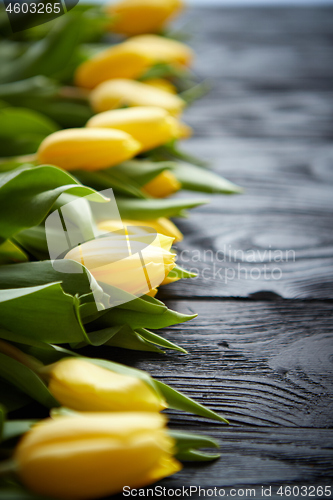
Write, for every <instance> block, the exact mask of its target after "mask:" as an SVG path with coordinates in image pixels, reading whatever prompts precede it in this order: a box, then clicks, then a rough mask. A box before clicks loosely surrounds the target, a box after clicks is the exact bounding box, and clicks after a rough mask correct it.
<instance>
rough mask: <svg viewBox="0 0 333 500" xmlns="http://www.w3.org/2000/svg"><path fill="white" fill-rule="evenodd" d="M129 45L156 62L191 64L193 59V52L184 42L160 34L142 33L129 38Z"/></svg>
mask: <svg viewBox="0 0 333 500" xmlns="http://www.w3.org/2000/svg"><path fill="white" fill-rule="evenodd" d="M125 44H126V46H127V47H131V48H132V49H137V50H141V51H142V53H143V54H145V55H146V56H147V57H148V58H150V59H151V60H153V61H155V63H159V62H160V63H161V62H162V63H169V64H180V65H183V66H189V65H190V64H191V62H192V59H193V52H192V50H191V49H190V47H188V46H187V45H185V44H184V43H182V42H179V41H178V40H171V39H170V38H166V37H163V36H158V35H140V36H134V37H133V38H129V39H128V40H127V41H126V42H125Z"/></svg>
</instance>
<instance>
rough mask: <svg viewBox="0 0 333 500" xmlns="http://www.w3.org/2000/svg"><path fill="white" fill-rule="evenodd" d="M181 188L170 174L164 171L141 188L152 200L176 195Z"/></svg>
mask: <svg viewBox="0 0 333 500" xmlns="http://www.w3.org/2000/svg"><path fill="white" fill-rule="evenodd" d="M181 187H182V185H181V183H180V182H179V181H178V180H177V179H176V177H175V176H174V175H173V173H172V172H170V171H169V170H164V171H163V172H161V173H160V174H159V175H158V176H157V177H155V178H154V179H152V180H151V181H150V182H148V183H147V184H145V185H144V186H143V189H144V191H145V192H146V193H148V194H150V195H151V196H153V197H154V198H165V197H166V196H170V195H171V194H174V193H176V192H177V191H179V189H180V188H181Z"/></svg>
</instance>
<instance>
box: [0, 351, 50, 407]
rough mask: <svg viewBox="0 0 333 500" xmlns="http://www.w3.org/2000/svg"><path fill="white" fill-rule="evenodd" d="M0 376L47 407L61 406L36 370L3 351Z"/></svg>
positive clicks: (0, 355)
mask: <svg viewBox="0 0 333 500" xmlns="http://www.w3.org/2000/svg"><path fill="white" fill-rule="evenodd" d="M0 377H1V378H3V379H5V380H6V381H7V382H9V383H10V384H12V385H13V386H15V387H17V388H18V389H19V390H20V391H22V392H23V393H25V394H27V395H28V396H29V397H31V398H33V399H35V400H36V401H38V402H39V403H40V404H42V405H44V406H46V407H47V408H53V407H54V406H59V403H58V402H57V401H56V399H54V397H53V396H52V394H51V393H50V391H49V390H48V388H47V387H46V385H45V384H44V383H43V382H42V380H41V379H40V378H39V377H38V375H36V373H35V372H33V371H32V370H31V369H30V368H28V367H27V366H25V365H23V364H22V363H19V362H18V361H16V360H15V359H13V358H11V357H9V356H6V355H5V354H2V353H0Z"/></svg>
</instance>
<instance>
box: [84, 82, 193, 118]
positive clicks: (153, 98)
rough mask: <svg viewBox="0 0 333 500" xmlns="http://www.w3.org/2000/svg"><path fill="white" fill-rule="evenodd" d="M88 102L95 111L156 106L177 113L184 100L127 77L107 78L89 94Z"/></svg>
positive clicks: (181, 108) (183, 104)
mask: <svg viewBox="0 0 333 500" xmlns="http://www.w3.org/2000/svg"><path fill="white" fill-rule="evenodd" d="M90 103H91V106H92V108H93V109H94V111H95V112H96V113H101V112H102V111H108V110H110V109H115V108H120V107H122V106H129V107H132V106H157V107H160V108H163V109H166V110H167V111H168V112H169V113H170V114H171V115H174V116H177V115H179V114H180V113H181V112H182V110H183V108H184V106H185V102H184V101H183V99H181V98H180V97H179V96H177V95H173V94H170V93H169V92H166V91H164V90H161V89H158V88H154V87H152V86H151V85H146V84H145V83H142V82H137V81H135V80H129V79H127V80H126V79H114V80H108V81H106V82H104V83H101V84H100V85H98V86H97V87H96V88H95V89H94V90H93V91H92V92H91V94H90Z"/></svg>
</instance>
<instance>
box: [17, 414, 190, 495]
mask: <svg viewBox="0 0 333 500" xmlns="http://www.w3.org/2000/svg"><path fill="white" fill-rule="evenodd" d="M85 415H86V416H82V417H81V416H80V417H79V416H77V417H76V416H75V417H74V416H73V417H58V418H56V419H55V420H51V419H48V420H46V421H44V422H42V423H40V424H38V425H36V426H35V427H34V428H32V430H31V431H30V432H28V433H27V434H26V435H25V436H24V438H23V440H21V442H20V443H19V445H18V447H17V449H16V452H15V460H16V462H17V464H18V467H19V476H20V479H21V480H22V482H23V483H24V484H25V485H26V486H27V487H28V488H29V489H31V490H32V491H33V492H35V493H39V494H41V495H46V496H48V495H50V496H52V497H56V498H65V499H67V498H68V499H82V500H83V499H90V498H91V499H92V498H98V497H101V496H106V495H111V494H115V493H118V492H121V491H122V488H123V486H125V485H126V486H130V487H131V488H137V487H141V486H145V485H147V484H150V483H152V482H155V481H157V480H158V479H161V478H162V477H165V476H168V475H170V474H173V473H175V472H177V471H178V470H179V469H180V467H181V466H180V464H179V463H178V462H177V461H176V460H175V459H174V458H173V451H174V441H173V440H172V439H171V438H170V437H169V436H168V435H167V434H166V432H165V430H164V425H165V419H164V418H163V417H162V416H161V415H159V414H152V413H117V414H107V413H106V414H103V415H101V416H100V415H98V414H97V415H96V414H85Z"/></svg>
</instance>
